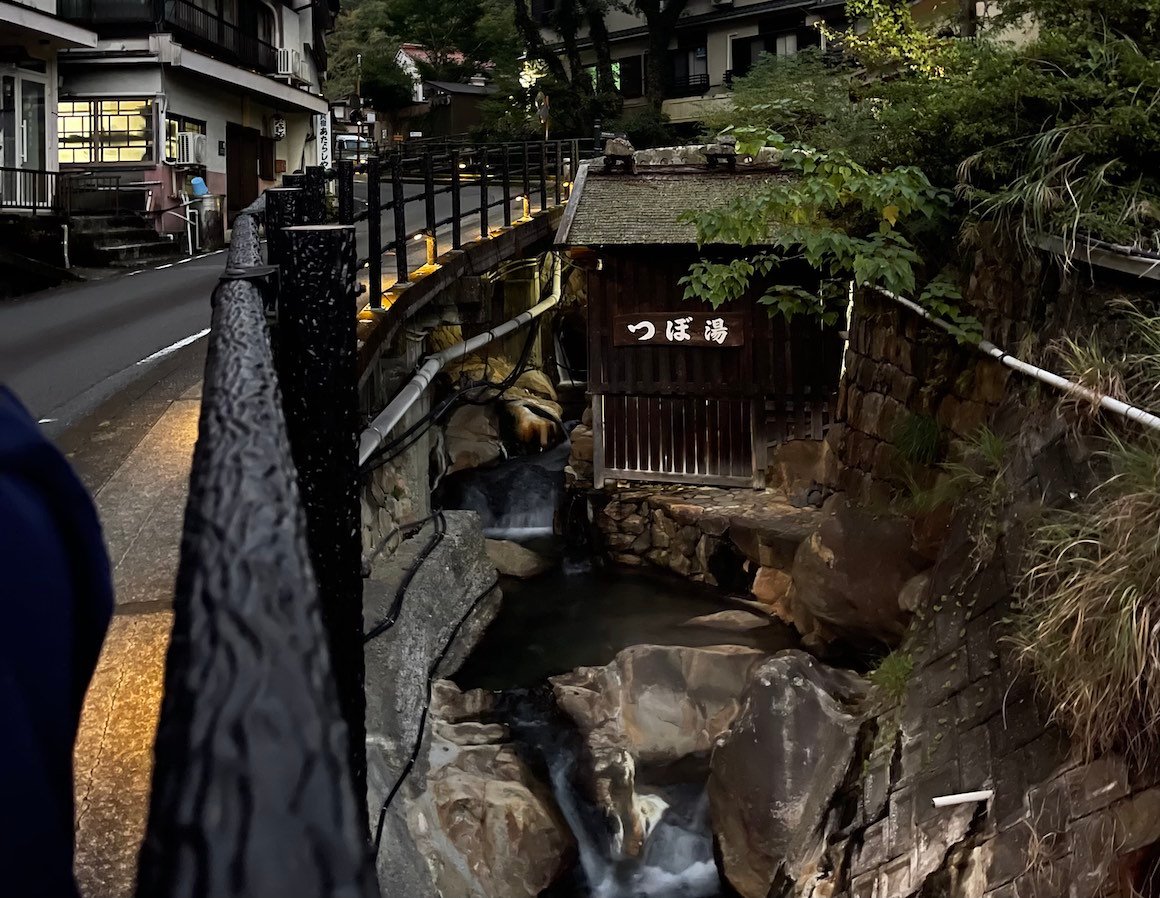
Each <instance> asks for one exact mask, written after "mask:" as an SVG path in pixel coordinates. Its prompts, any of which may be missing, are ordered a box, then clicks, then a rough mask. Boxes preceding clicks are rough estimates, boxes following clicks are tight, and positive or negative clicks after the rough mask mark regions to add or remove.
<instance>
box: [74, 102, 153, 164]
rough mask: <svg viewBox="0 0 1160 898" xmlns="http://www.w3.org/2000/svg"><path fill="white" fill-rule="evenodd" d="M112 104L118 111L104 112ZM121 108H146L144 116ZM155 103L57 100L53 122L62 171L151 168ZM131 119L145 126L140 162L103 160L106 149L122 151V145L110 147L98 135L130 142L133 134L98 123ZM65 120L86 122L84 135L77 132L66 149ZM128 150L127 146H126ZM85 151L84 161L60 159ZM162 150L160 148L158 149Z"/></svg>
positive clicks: (124, 146)
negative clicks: (74, 169)
mask: <svg viewBox="0 0 1160 898" xmlns="http://www.w3.org/2000/svg"><path fill="white" fill-rule="evenodd" d="M109 103H116V104H118V108H117V109H116V110H114V111H107V110H106V109H105V108H104V104H109ZM121 104H138V105H139V106H147V107H148V112H147V113H144V114H143V113H141V112H140V111H138V112H129V111H124V110H122V109H121V108H119V107H120V105H121ZM66 105H67V106H70V107H73V108H71V109H70V110H69V111H68V112H65V111H64V110H63V107H65V106H66ZM82 105H87V106H88V111H87V112H85V111H81V110H79V109H77V108H76V107H80V106H82ZM158 105H159V104H158V102H157V97H156V96H119V97H61V98H59V99H58V100H57V104H56V117H57V118H56V121H57V161H58V164H59V165H60V166H61V167H62V168H63V167H72V168H77V167H86V166H100V167H102V168H142V167H144V168H152V167H154V166H156V165H157V164H158V159H157V151H158V128H157V116H158ZM135 116H140V117H141V118H143V119H145V121H146V125H145V129H144V132H145V134H144V138H143V140H144V143H145V145H146V156H145V158H143V159H104V158H102V157H103V155H104V152H105V151H106V150H109V149H119V151H123V150H124V149H126V145H125V144H122V145H121V146H120V147H119V148H118V147H110V145H109V142H108V141H107V140H102V139H101V137H102V135H104V136H106V137H108V136H116V135H121V136H122V137H123V138H128V139H130V140H131V139H132V138H133V136H134V135H135V133H136V132H134V131H132V130H114V129H113V128H103V127H102V122H104V121H107V120H110V119H130V118H133V117H135ZM67 118H80V119H82V120H83V121H85V122H87V133H85V130H84V126H82V128H81V130H80V131H79V132H77V133H75V134H73V135H72V136H73V137H75V138H77V139H76V140H73V141H72V142H71V143H70V144H69V145H67V146H66V140H68V139H69V137H70V133H69V132H70V129H69V128H68V127H67V126H66V125H65V123H64V121H65V119H67ZM129 146H131V144H130V145H129ZM81 149H83V150H86V151H87V153H88V156H89V158H88V160H87V161H77V160H76V159H70V160H68V161H66V160H65V159H64V157H63V155H62V154H63V153H65V152H69V151H71V152H73V153H75V152H76V151H77V150H81ZM162 149H164V147H162Z"/></svg>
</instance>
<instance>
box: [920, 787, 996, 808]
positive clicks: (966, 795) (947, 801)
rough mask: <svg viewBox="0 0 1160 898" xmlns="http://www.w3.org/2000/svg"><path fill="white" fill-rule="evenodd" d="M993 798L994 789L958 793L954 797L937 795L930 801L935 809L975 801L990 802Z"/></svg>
mask: <svg viewBox="0 0 1160 898" xmlns="http://www.w3.org/2000/svg"><path fill="white" fill-rule="evenodd" d="M994 797H995V790H994V789H983V790H981V791H979V792H959V793H957V794H956V795H939V796H937V797H935V798H932V799H931V804H933V805H934V806H935V807H936V808H947V807H950V806H951V805H956V804H973V803H974V802H976V801H990V800H991V799H992V798H994Z"/></svg>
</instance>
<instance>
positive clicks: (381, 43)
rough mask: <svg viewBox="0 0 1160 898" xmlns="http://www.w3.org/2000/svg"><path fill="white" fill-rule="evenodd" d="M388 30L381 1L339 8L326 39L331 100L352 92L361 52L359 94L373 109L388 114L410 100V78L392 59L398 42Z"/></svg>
mask: <svg viewBox="0 0 1160 898" xmlns="http://www.w3.org/2000/svg"><path fill="white" fill-rule="evenodd" d="M391 29H392V22H391V17H390V13H389V10H388V4H387V3H386V2H385V0H366V2H363V3H361V4H359V5H357V6H353V7H351V8H349V9H344V10H343V12H342V13H341V14H340V15H339V17H338V20H337V21H336V22H335V26H334V35H333V37H331V39H330V72H329V75H328V79H327V83H326V92H327V95H328V96H329V97H330V98H331V99H338V98H340V97H347V96H350V95H351V94H353V93H354V92H355V86H356V83H357V81H358V71H359V67H358V56H359V55H360V54H361V55H362V96H364V97H366V98H367V99H368V100H369V101H370V103H371V105H372V106H373V107H374V108H375V109H377V110H379V111H381V112H384V113H388V114H389V113H391V112H394V111H396V110H399V109H402V108H403V107H405V106H408V105H409V104H410V103H411V97H412V89H413V85H412V83H411V77H410V76H409V75H408V74H407V73H406V72H405V71H403V69H402V68H401V67H400V66H399V64H398V63H397V62H396V55H397V54H398V51H399V41H398V39H397V38H396V37H394V36H393V35H392V31H391Z"/></svg>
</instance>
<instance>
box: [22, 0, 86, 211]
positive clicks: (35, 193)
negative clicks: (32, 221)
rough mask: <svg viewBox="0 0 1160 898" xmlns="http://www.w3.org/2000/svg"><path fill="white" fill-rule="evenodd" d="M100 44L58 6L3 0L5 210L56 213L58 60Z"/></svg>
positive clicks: (44, 0) (47, 0)
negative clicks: (69, 20) (63, 52)
mask: <svg viewBox="0 0 1160 898" xmlns="http://www.w3.org/2000/svg"><path fill="white" fill-rule="evenodd" d="M96 44H97V35H96V34H95V33H94V32H93V31H92V30H90V29H87V28H82V27H79V26H77V25H73V24H70V23H67V22H63V21H61V20H60V19H59V18H58V17H57V0H26V2H22V3H19V4H18V3H11V2H8V0H0V210H10V209H11V210H27V209H32V210H36V209H47V208H51V207H52V205H53V202H54V198H55V195H56V187H57V185H56V176H55V173H56V171H57V168H58V158H57V153H56V146H57V120H56V105H57V97H58V83H59V82H58V75H59V73H58V68H57V58H58V55H59V53H60V51H61V50H67V49H87V48H92V47H95V46H96Z"/></svg>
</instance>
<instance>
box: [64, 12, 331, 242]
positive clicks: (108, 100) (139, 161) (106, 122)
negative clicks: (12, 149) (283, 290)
mask: <svg viewBox="0 0 1160 898" xmlns="http://www.w3.org/2000/svg"><path fill="white" fill-rule="evenodd" d="M59 2H60V4H61V11H60V14H61V16H62V18H64V19H66V20H67V21H69V22H71V23H74V24H77V25H82V26H83V27H85V28H87V29H90V30H91V31H93V32H95V33H96V35H97V40H96V42H95V44H94V45H93V46H82V47H75V48H71V49H68V50H66V51H63V52H62V53H61V54H60V61H59V66H60V80H61V89H60V95H59V97H58V99H57V105H56V113H57V115H56V127H57V133H58V137H59V141H58V146H57V150H56V152H57V156H58V159H59V166H60V169H61V170H62V171H63V172H72V173H75V174H77V175H79V176H81V177H79V178H78V183H79V184H86V183H88V184H93V185H97V187H98V188H99V189H101V190H105V191H107V190H108V189H109V186H108V185H110V184H112V185H115V188H116V190H117V191H118V192H119V196H122V197H127V198H128V199H127V201H128V202H136V203H139V204H141V205H143V207H144V210H145V211H147V212H149V213H150V214H151V215H152V216H153V218H154V220H155V222H156V224H157V226H158V228H159V230H162V231H175V230H181V229H182V228H184V227H185V222H184V220H183V219H182V218H181V217H180V216H181V214H182V203H183V201H184V200H185V199H186V198H187V197H188V196H190V195H191V192H192V181H193V179H194V178H195V177H201V178H202V179H203V180H204V181H205V184H206V186H207V187H208V189H209V192H210V193H211V194H215V195H219V196H223V197H224V207H225V210H226V211H227V212H229V213H231V214H234V213H236V212H238V211H239V210H241V209H243V208H245V207H246V206H247V205H249V203H251V202H252V201H253V200H254V199H255V198H256V197H257V196H258V194H259V193H260V192H261V191H262V190H263V189H265V188H266V187H269V186H272V185H274V184H276V183H277V182H278V181H279V180H280V178H281V175H282V174H283V173H284V172H293V171H298V170H301V169H302V168H304V167H305V166H308V165H316V164H326V163H328V162H329V158H328V156H327V153H328V143H327V140H326V137H327V135H328V122H329V110H328V106H327V102H326V100H325V99H324V98H323V96H322V90H321V86H322V80H323V73H324V72H325V69H326V49H325V41H324V35H325V32H326V31H327V30H329V29H330V27H331V24H332V21H333V16H334V15H335V13H336V12H337V0H311V2H306V3H299V4H297V5H294V4H293V3H291V2H284V0H59ZM86 176H87V177H86ZM99 199H100V196H99V193H98V194H97V195H96V196H95V198H94V201H95V200H99ZM74 202H83V198H82V197H76V198H74Z"/></svg>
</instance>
